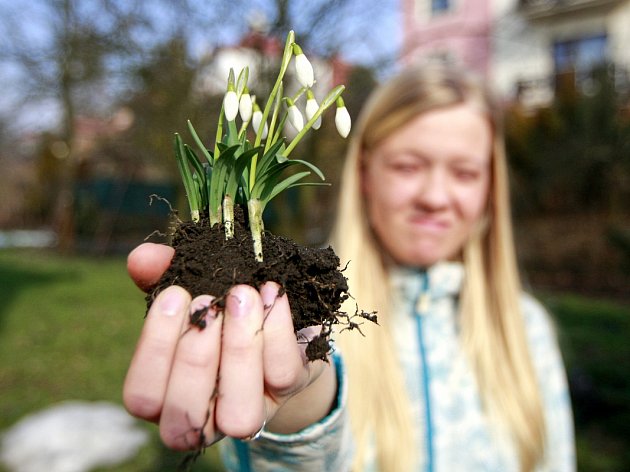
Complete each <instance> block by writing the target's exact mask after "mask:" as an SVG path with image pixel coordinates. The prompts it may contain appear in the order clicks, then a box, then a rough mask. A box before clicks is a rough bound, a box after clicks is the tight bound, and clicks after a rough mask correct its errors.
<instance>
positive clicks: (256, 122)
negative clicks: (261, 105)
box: [252, 109, 268, 139]
mask: <svg viewBox="0 0 630 472" xmlns="http://www.w3.org/2000/svg"><path fill="white" fill-rule="evenodd" d="M262 117H263V114H262V111H260V109H257V110H254V113H253V115H252V125H253V126H254V131H256V133H258V129H259V128H260V124H261V123H262ZM267 132H268V128H267V123H266V122H265V123H264V127H263V131H262V139H266V138H267Z"/></svg>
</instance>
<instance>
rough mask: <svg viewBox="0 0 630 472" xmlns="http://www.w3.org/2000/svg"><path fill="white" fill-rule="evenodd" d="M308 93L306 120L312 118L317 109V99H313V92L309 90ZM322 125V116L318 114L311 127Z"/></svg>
mask: <svg viewBox="0 0 630 472" xmlns="http://www.w3.org/2000/svg"><path fill="white" fill-rule="evenodd" d="M309 92H310V93H309V94H308V95H307V96H308V99H307V100H306V119H307V120H309V121H310V120H311V118H313V116H315V113H317V110H319V103H317V100H315V96H314V95H313V93H312V92H311V91H310V90H309ZM321 125H322V116H321V115H319V116H318V117H317V120H315V122H314V123H313V129H319V127H320V126H321Z"/></svg>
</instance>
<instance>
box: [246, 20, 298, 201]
mask: <svg viewBox="0 0 630 472" xmlns="http://www.w3.org/2000/svg"><path fill="white" fill-rule="evenodd" d="M294 42H295V33H294V32H293V31H289V34H288V35H287V41H286V43H285V45H284V52H283V54H282V64H281V65H280V72H279V73H278V78H277V79H276V83H275V84H274V86H273V89H271V93H270V94H269V98H268V99H267V103H266V104H265V109H264V111H263V115H262V121H261V123H266V122H267V118H269V112H270V111H271V106H272V104H273V103H274V102H275V98H276V95H277V93H278V89H279V88H280V85H281V84H282V79H283V77H284V74H285V72H286V71H287V67H289V62H290V61H291V57H293V43H294ZM263 129H264V124H261V126H260V128H259V129H258V132H257V133H256V140H255V142H254V147H258V146H260V143H261V141H262V134H263ZM257 160H258V156H254V157H253V158H252V166H251V168H250V173H249V189H250V190H251V189H252V188H253V187H254V181H255V180H256V163H257Z"/></svg>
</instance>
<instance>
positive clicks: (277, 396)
mask: <svg viewBox="0 0 630 472" xmlns="http://www.w3.org/2000/svg"><path fill="white" fill-rule="evenodd" d="M173 254H174V250H173V249H172V248H170V247H168V246H164V245H159V244H151V243H147V244H143V245H141V246H139V247H137V248H136V249H135V250H134V251H132V252H131V253H130V254H129V258H128V265H127V267H128V271H129V274H130V276H131V278H132V279H133V280H134V282H135V283H136V285H138V286H139V287H140V288H142V289H143V290H147V289H148V288H150V287H151V286H153V285H155V284H156V283H157V281H158V280H159V278H160V277H161V276H162V274H163V273H164V271H165V270H166V269H167V268H168V266H169V264H170V261H171V259H172V257H173ZM279 293H280V292H279V286H278V285H277V284H275V283H267V284H265V285H263V286H262V287H261V289H260V291H257V290H256V289H254V288H253V287H250V286H247V285H237V286H234V287H232V288H231V289H230V291H229V293H228V294H227V296H226V298H225V308H224V310H223V311H222V312H221V313H217V309H216V307H214V306H213V304H212V302H213V300H214V299H213V297H211V296H210V295H202V296H199V297H196V298H195V299H191V296H190V294H189V293H188V292H187V291H186V290H184V289H183V288H181V287H178V286H171V287H169V288H167V289H165V290H163V291H162V292H161V293H160V294H159V295H158V296H157V298H156V299H155V300H154V302H153V304H152V305H151V308H150V310H149V313H148V314H147V317H146V320H145V324H144V327H143V329H142V333H141V335H140V339H139V341H138V344H137V347H136V351H135V353H134V356H133V359H132V361H131V365H130V367H129V371H128V373H127V377H126V380H125V385H124V391H123V399H124V403H125V406H126V407H127V409H128V410H129V412H130V413H131V414H133V415H134V416H137V417H139V418H142V419H145V420H149V421H154V422H156V423H159V427H160V435H161V438H162V441H163V442H164V443H165V444H166V445H167V446H168V447H171V448H173V449H179V450H188V449H196V448H199V447H202V446H206V445H209V444H212V443H213V442H216V441H217V440H219V439H221V438H222V437H223V436H224V435H225V436H231V437H235V438H250V437H252V436H254V435H255V434H256V433H257V432H259V431H260V429H261V427H262V426H265V429H267V430H270V431H273V432H277V433H292V432H296V431H299V430H300V429H303V428H304V427H306V426H308V425H309V424H311V423H314V422H316V421H318V420H319V419H321V418H323V417H324V416H326V414H328V412H329V411H330V408H331V406H332V404H333V403H334V397H335V392H336V376H335V372H334V367H333V365H332V364H329V363H325V362H323V361H315V362H308V361H307V360H306V356H305V354H304V347H305V344H304V343H300V342H299V341H298V339H296V336H295V333H294V330H293V323H292V319H291V311H290V308H289V302H288V299H287V296H286V294H283V295H279ZM192 313H197V314H202V316H204V320H203V321H205V328H204V329H200V328H198V327H197V326H194V325H191V324H190V315H191V314H192ZM308 330H309V331H310V332H302V333H301V334H303V335H305V336H307V337H309V338H310V337H312V336H313V335H314V334H315V331H314V330H312V329H310V328H309V329H308ZM304 331H306V330H304Z"/></svg>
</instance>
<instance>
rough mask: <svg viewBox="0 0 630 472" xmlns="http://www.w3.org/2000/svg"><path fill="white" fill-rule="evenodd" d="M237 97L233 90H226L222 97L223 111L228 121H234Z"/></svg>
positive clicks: (236, 112)
mask: <svg viewBox="0 0 630 472" xmlns="http://www.w3.org/2000/svg"><path fill="white" fill-rule="evenodd" d="M238 105H239V103H238V97H237V96H236V92H235V91H234V90H228V91H227V93H226V94H225V97H224V98H223V112H224V113H225V118H226V119H227V120H228V121H234V119H235V118H236V115H237V114H238Z"/></svg>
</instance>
